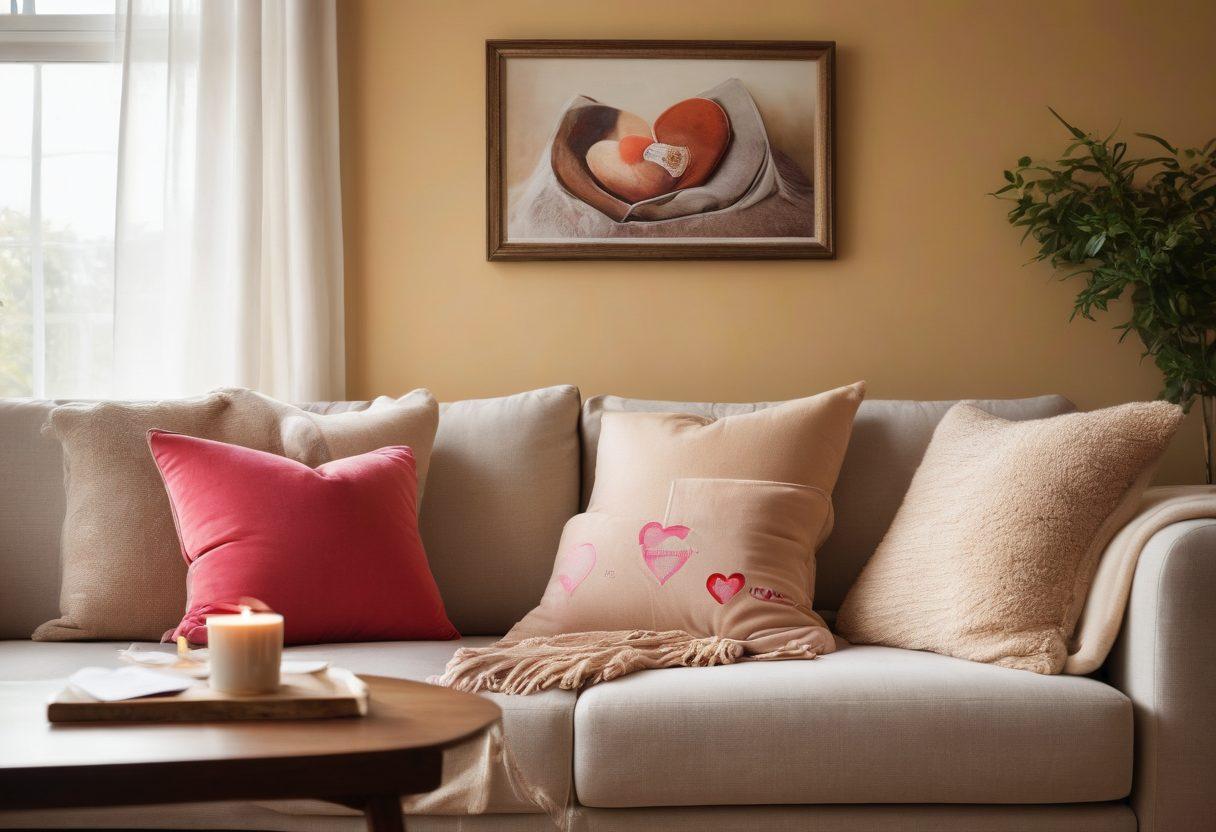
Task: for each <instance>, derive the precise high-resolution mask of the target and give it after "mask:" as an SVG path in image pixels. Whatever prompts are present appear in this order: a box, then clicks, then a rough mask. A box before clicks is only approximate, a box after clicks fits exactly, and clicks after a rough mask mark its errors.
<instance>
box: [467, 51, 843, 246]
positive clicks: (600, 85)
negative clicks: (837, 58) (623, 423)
mask: <svg viewBox="0 0 1216 832" xmlns="http://www.w3.org/2000/svg"><path fill="white" fill-rule="evenodd" d="M834 55H835V44H834V43H832V42H830V41H639V40H611V41H601V40H495V41H487V42H486V122H487V147H486V154H487V155H486V159H487V164H486V168H487V178H488V182H487V187H486V193H487V202H488V204H487V225H488V229H487V231H488V247H487V248H488V257H489V259H491V260H611V259H631V260H640V259H717V258H737V259H793V258H816V257H832V256H834V251H835V249H834V230H833V199H832V167H833V165H832V159H833V138H832V136H833V133H832V99H833V77H832V76H833V59H834Z"/></svg>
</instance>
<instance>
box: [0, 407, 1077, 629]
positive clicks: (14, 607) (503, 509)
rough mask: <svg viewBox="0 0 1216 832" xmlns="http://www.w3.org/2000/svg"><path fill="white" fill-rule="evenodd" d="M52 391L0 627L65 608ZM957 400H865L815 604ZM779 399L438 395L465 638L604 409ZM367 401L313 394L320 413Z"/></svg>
mask: <svg viewBox="0 0 1216 832" xmlns="http://www.w3.org/2000/svg"><path fill="white" fill-rule="evenodd" d="M57 404H58V402H53V401H25V400H0V638H28V637H29V634H30V633H31V632H32V631H33V629H34V628H35V627H37V626H38V625H39V624H41V623H43V622H44V621H47V620H49V619H51V618H54V617H55V616H57V615H58V612H59V534H60V528H61V526H62V523H63V517H64V490H63V458H62V454H61V453H60V450H59V443H58V442H57V441H56V440H55V439H54V438H51V437H47V436H43V435H42V426H43V424H44V423H45V422H46V419H47V416H48V415H49V414H50V412H51V410H52V409H53V408H54V407H55V406H56V405H57ZM951 404H952V402H910V401H881V400H879V401H867V402H864V403H863V404H862V406H861V409H860V410H859V411H858V414H857V421H856V423H855V425H854V429H853V438H852V441H851V442H850V444H849V450H848V453H847V454H846V456H845V461H844V468H843V469H842V471H841V475H840V481H839V483H838V484H837V487H836V493H835V500H834V501H835V506H836V524H835V530H834V531H833V532H832V535H831V537H830V538H829V539H828V541H827V543H826V544H825V545H824V547H823V548H822V550H821V551H820V553H819V573H818V581H817V586H816V595H815V603H816V606H817V607H820V608H821V609H827V610H832V609H835V608H836V607H837V606H838V605H839V603H840V601H841V600H842V599H843V598H844V594H845V592H847V590H848V588H849V586H850V585H851V584H852V582H853V580H854V579H855V578H856V576H857V573H858V572H859V571H860V569H861V567H862V565H863V564H864V563H865V560H866V558H867V557H869V555H870V553H871V552H872V551H873V550H874V547H875V546H877V544H878V542H879V540H880V539H881V538H882V535H883V533H884V532H885V531H886V529H887V527H888V526H889V525H890V523H891V519H892V518H893V517H894V515H895V511H896V509H897V508H898V507H899V502H900V500H901V499H902V498H903V494H904V491H905V490H906V489H907V487H908V483H909V482H910V481H911V479H912V474H913V472H914V471H915V470H916V466H917V464H919V462H920V458H921V456H922V455H923V454H924V451H925V448H926V446H927V445H928V443H929V438H930V436H931V435H932V433H933V429H934V427H936V425H937V422H938V420H940V419H941V417H942V415H943V414H944V413H945V412H946V410H947V409H948V408H949V407H950V405H951ZM769 405H770V403H767V402H764V403H756V404H709V403H698V402H665V401H648V400H641V399H624V398H620V397H617V396H597V397H595V398H592V399H588V400H587V402H586V403H585V404H584V405H583V407H582V412H581V418H580V409H579V394H578V390H577V389H575V388H574V387H569V386H563V387H550V388H546V389H544V390H535V391H531V392H528V393H520V394H518V395H515V396H504V397H502V398H495V399H474V400H468V401H461V402H453V403H451V404H444V405H441V411H440V413H441V416H440V420H439V432H438V434H437V435H436V437H435V448H434V451H433V455H432V458H431V470H430V474H429V477H428V480H427V487H426V493H425V495H424V497H423V503H422V516H421V524H422V535H423V540H424V542H425V543H426V547H427V553H428V556H429V558H430V562H431V568H432V570H433V571H434V573H435V578H436V581H437V582H438V584H439V588H440V590H441V591H442V593H443V597H444V602H445V604H446V605H447V608H448V612H449V615H450V616H451V618H452V621H453V623H455V624H456V626H457V628H458V629H460V631H461V632H462V633H465V634H466V635H479V634H485V635H497V634H501V633H504V632H506V631H507V630H508V629H509V628H510V626H511V625H512V624H514V623H515V621H517V620H518V619H519V618H521V617H523V615H524V614H525V613H527V612H528V610H530V609H531V608H532V606H534V605H535V604H536V602H537V601H538V600H539V598H540V596H541V594H542V593H543V591H544V587H545V584H546V583H547V582H548V580H549V576H550V572H551V570H552V566H553V558H554V555H555V551H556V547H557V544H558V539H559V538H560V537H561V531H562V527H563V526H564V524H565V522H566V520H568V519H569V518H570V517H571V516H572V515H574V514H575V513H576V512H577V511H578V510H579V493H580V460H579V457H580V442H579V434H580V431H581V434H582V443H581V456H582V465H581V468H582V477H581V482H582V490H583V495H584V499H585V497H586V495H588V494H589V493H590V484H591V482H592V481H593V478H594V476H595V451H596V445H597V442H598V440H599V420H600V417H601V415H602V414H603V413H604V412H605V411H611V410H649V411H660V412H661V411H669V412H671V411H674V412H691V413H698V414H702V415H706V416H710V417H713V418H719V417H721V416H725V415H730V414H732V413H743V412H748V411H751V410H755V409H758V408H762V407H768V406H769ZM980 405H981V406H982V407H984V408H985V409H987V410H989V411H991V412H993V413H996V414H997V415H1000V416H1004V417H1005V418H1010V419H1034V418H1044V417H1047V416H1053V415H1056V414H1058V413H1064V412H1067V411H1070V410H1072V409H1073V406H1072V404H1071V403H1069V402H1068V400H1067V399H1064V398H1062V397H1060V396H1042V397H1039V398H1034V399H1018V400H996V401H985V402H980ZM367 406H368V403H367V402H328V403H317V404H312V405H307V407H308V409H309V410H312V411H314V412H318V413H334V412H342V411H349V410H360V409H363V408H365V407H367Z"/></svg>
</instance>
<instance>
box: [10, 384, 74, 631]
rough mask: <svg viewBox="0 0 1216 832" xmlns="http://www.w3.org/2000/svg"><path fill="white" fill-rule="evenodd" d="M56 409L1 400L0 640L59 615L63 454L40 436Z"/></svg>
mask: <svg viewBox="0 0 1216 832" xmlns="http://www.w3.org/2000/svg"><path fill="white" fill-rule="evenodd" d="M58 404H59V402H55V401H41V400H35V401H26V400H21V399H0V639H2V638H29V636H30V633H32V632H33V631H34V628H35V627H37V626H38V625H39V624H42V623H43V622H45V621H49V620H51V619H52V618H56V617H57V616H58V615H59V530H60V528H61V527H62V526H63V515H64V511H66V507H65V500H64V490H63V452H62V451H60V449H59V440H58V439H55V438H54V437H52V436H43V435H42V426H43V425H44V424H45V423H46V420H47V417H49V416H50V415H51V411H52V410H54V409H55V406H56V405H58Z"/></svg>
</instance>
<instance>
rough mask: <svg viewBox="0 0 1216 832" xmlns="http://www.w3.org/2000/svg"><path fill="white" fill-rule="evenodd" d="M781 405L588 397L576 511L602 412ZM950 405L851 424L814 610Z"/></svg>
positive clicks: (1067, 407) (880, 530) (706, 411)
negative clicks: (850, 434)
mask: <svg viewBox="0 0 1216 832" xmlns="http://www.w3.org/2000/svg"><path fill="white" fill-rule="evenodd" d="M774 404H778V402H754V403H750V404H733V403H732V404H725V403H711V402H674V401H653V400H648V399H627V398H622V397H620V396H593V397H592V398H589V399H587V401H585V402H584V403H583V415H582V421H581V425H580V429H581V433H582V447H583V487H582V501H581V505H582V506H584V507H585V506H586V504H587V499H588V498H589V497H590V496H591V485H592V483H594V482H595V454H596V448H597V445H598V443H599V436H600V420H601V418H602V417H603V414H604V413H605V412H617V411H647V412H652V413H695V414H697V415H699V416H706V417H708V418H711V419H720V418H722V417H723V416H731V415H734V414H737V413H750V412H753V411H755V410H761V409H764V408H766V407H772V406H773V405H774ZM953 404H955V402H953V401H935V402H916V401H893V400H882V399H867V400H866V401H864V402H862V404H861V407H860V408H859V409H858V411H857V418H856V420H855V421H854V423H853V436H852V439H851V440H850V441H849V448H848V451H847V452H846V453H845V458H844V465H843V466H842V467H841V469H840V479H839V480H838V481H837V483H836V490H835V492H834V493H833V495H832V503H833V506H834V508H835V515H836V522H835V527H834V528H833V530H832V534H831V535H830V536H829V537H828V539H827V542H825V543H824V545H823V547H822V548H821V549H820V550H819V556H818V567H817V574H816V581H815V607H816V608H817V609H822V610H835V609H837V608H838V607H839V606H840V603H841V601H843V600H844V596H845V593H847V592H848V591H849V587H850V586H852V585H853V581H855V580H856V579H857V575H858V573H860V572H861V568H862V567H863V566H864V565H865V562H866V559H867V558H869V556H870V554H871V553H872V552H873V551H874V549H875V548H876V547H877V546H878V543H879V541H881V540H882V536H883V535H884V534H885V533H886V531H887V528H888V527H889V526H890V525H891V521H892V520H893V519H894V517H895V512H896V510H897V509H898V508H899V504H900V502H901V501H902V500H903V497H904V492H906V491H907V490H908V485H909V484H910V483H911V482H912V474H913V473H915V471H916V468H917V466H918V465H919V464H920V460H921V457H923V456H924V454H925V449H926V448H927V447H928V446H929V439H930V438H931V437H932V436H933V430H934V428H936V427H937V423H938V422H939V421H941V418H942V416H944V415H945V413H946V411H947V410H949V409H950V406H951V405H953ZM976 404H978V405H979V406H980V407H982V408H983V409H985V410H987V411H988V412H990V413H993V414H995V415H997V416H1001V417H1003V418H1005V419H1016V420H1022V419H1042V418H1046V417H1048V416H1056V415H1059V414H1060V413H1067V412H1069V411H1072V410H1075V409H1076V408H1075V407H1074V405H1073V404H1072V402H1070V401H1069V400H1068V399H1066V398H1064V397H1063V396H1038V397H1036V398H1030V399H989V400H983V401H977V402H976Z"/></svg>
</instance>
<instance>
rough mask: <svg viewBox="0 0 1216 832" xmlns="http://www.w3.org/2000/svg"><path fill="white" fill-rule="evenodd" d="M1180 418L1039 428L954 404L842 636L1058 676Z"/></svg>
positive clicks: (864, 577) (1101, 415) (844, 611)
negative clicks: (1103, 560)
mask: <svg viewBox="0 0 1216 832" xmlns="http://www.w3.org/2000/svg"><path fill="white" fill-rule="evenodd" d="M1181 421H1182V408H1180V407H1178V405H1175V404H1170V403H1169V402H1162V401H1156V402H1132V403H1129V404H1123V405H1118V406H1117V407H1108V408H1105V409H1103V410H1094V411H1090V412H1088V413H1066V414H1063V415H1061V416H1056V417H1053V418H1051V419H1036V420H1034V421H1030V422H1011V421H1007V420H1005V419H1002V418H1000V417H998V416H993V415H991V414H990V413H987V412H985V411H983V410H980V409H979V408H977V407H974V406H972V405H970V404H967V403H965V402H964V403H960V404H957V405H955V406H954V407H953V408H951V409H950V412H949V413H947V414H946V416H945V418H944V419H942V421H941V423H940V424H939V425H938V426H937V430H936V431H934V433H933V441H932V442H930V443H929V449H928V450H927V451H926V452H925V458H924V460H923V461H922V462H921V464H920V467H919V468H918V469H917V470H916V476H914V477H913V478H912V485H911V487H910V488H909V489H908V493H907V495H906V496H905V497H904V502H903V504H902V505H901V506H900V507H899V512H898V513H897V514H896V515H895V520H894V521H893V522H892V523H891V528H890V529H888V530H887V534H886V536H885V537H883V539H882V543H880V544H879V546H878V549H877V550H876V551H875V552H874V554H873V555H871V557H870V560H869V561H868V562H867V563H866V565H865V568H864V569H862V571H861V575H860V576H859V577H858V579H857V581H856V583H854V584H853V588H852V589H850V590H849V594H848V596H847V597H846V598H845V600H844V604H843V605H842V606H841V608H840V611H839V612H838V613H837V616H836V628H837V632H838V633H839V634H840V635H841V636H843V637H844V638H846V639H848V640H849V641H851V642H853V643H855V644H883V645H887V646H889V647H908V648H912V649H915V650H932V651H933V652H935V653H943V654H945V655H947V656H957V657H959V658H961V659H971V660H972V661H977V662H991V663H993V664H999V665H1002V666H1004V667H1015V668H1018V669H1020V670H1029V671H1034V672H1036V673H1059V672H1060V671H1061V670H1062V669H1063V668H1064V662H1065V659H1066V658H1067V657H1068V640H1069V638H1070V637H1071V636H1072V634H1073V631H1074V628H1075V627H1076V623H1077V618H1078V617H1079V616H1080V614H1081V607H1082V605H1084V603H1085V598H1086V595H1087V594H1088V593H1089V587H1090V583H1091V582H1092V580H1093V575H1094V571H1095V570H1096V568H1097V565H1098V558H1099V555H1100V554H1101V553H1102V550H1103V549H1104V548H1105V547H1106V544H1107V543H1109V542H1110V539H1111V538H1112V537H1113V536H1114V535H1115V532H1116V531H1118V529H1119V528H1120V527H1122V526H1123V525H1124V524H1125V523H1126V522H1127V521H1128V519H1129V518H1131V517H1132V516H1133V515H1134V514H1135V513H1136V509H1137V506H1138V505H1139V503H1140V496H1141V495H1142V494H1143V493H1144V489H1145V487H1146V486H1147V485H1148V480H1149V479H1150V478H1151V477H1152V474H1153V471H1154V469H1155V468H1156V467H1157V461H1158V459H1159V458H1160V457H1161V454H1162V452H1163V451H1164V450H1165V448H1166V447H1167V446H1168V445H1169V443H1170V440H1171V439H1172V438H1173V436H1174V432H1175V431H1176V430H1177V429H1178V424H1179V423H1180V422H1181ZM1122 612H1123V610H1122V609H1121V608H1120V609H1118V610H1117V611H1116V613H1115V615H1114V616H1112V619H1113V620H1112V622H1111V623H1112V625H1116V626H1117V620H1118V618H1120V617H1121V616H1122Z"/></svg>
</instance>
